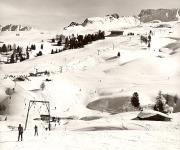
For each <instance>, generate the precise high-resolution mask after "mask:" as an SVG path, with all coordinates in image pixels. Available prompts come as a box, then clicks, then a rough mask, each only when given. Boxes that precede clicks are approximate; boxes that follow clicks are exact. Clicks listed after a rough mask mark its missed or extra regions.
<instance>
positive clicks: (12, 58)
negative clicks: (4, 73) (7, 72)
mask: <svg viewBox="0 0 180 150" xmlns="http://www.w3.org/2000/svg"><path fill="white" fill-rule="evenodd" d="M14 62H15V61H14V54H12V55H11V58H10V63H14Z"/></svg>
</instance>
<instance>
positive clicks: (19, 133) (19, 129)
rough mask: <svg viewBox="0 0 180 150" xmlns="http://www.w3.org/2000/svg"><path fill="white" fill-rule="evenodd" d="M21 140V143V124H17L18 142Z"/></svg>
mask: <svg viewBox="0 0 180 150" xmlns="http://www.w3.org/2000/svg"><path fill="white" fill-rule="evenodd" d="M20 138H21V141H22V140H23V127H22V126H21V124H19V127H18V141H19V140H20Z"/></svg>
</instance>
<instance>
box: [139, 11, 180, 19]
mask: <svg viewBox="0 0 180 150" xmlns="http://www.w3.org/2000/svg"><path fill="white" fill-rule="evenodd" d="M138 16H139V17H140V21H141V22H150V21H153V20H160V21H162V22H169V21H177V20H179V16H180V11H179V9H143V10H141V12H140V14H139V15H138Z"/></svg>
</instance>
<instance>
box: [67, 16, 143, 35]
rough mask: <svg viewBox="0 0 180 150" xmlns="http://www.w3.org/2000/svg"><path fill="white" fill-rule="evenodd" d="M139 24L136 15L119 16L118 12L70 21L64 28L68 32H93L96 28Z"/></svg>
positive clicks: (118, 27) (106, 29) (119, 27)
mask: <svg viewBox="0 0 180 150" xmlns="http://www.w3.org/2000/svg"><path fill="white" fill-rule="evenodd" d="M138 25H140V21H139V19H138V18H137V17H133V16H128V17H119V15H118V14H112V15H107V16H105V17H91V18H87V19H85V20H84V22H83V23H81V24H78V23H74V22H73V23H71V24H70V25H69V26H67V27H65V28H64V29H65V30H66V31H69V32H71V33H72V32H73V33H74V32H94V31H98V30H104V31H109V30H118V29H122V28H129V27H136V26H138Z"/></svg>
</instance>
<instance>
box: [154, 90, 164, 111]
mask: <svg viewBox="0 0 180 150" xmlns="http://www.w3.org/2000/svg"><path fill="white" fill-rule="evenodd" d="M154 110H156V111H159V112H162V113H164V103H163V96H162V92H161V91H159V93H158V96H157V97H156V103H155V105H154Z"/></svg>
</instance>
